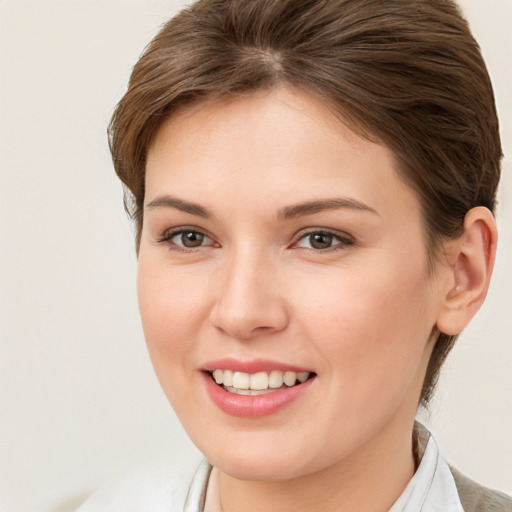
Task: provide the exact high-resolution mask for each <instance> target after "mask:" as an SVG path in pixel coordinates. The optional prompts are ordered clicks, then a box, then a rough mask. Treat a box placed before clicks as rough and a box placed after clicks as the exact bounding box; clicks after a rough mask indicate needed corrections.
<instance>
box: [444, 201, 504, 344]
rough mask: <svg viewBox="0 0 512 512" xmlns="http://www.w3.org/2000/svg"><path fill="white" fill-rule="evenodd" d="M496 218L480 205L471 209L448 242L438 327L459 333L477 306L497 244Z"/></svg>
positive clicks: (489, 274) (482, 293)
mask: <svg viewBox="0 0 512 512" xmlns="http://www.w3.org/2000/svg"><path fill="white" fill-rule="evenodd" d="M497 238H498V234H497V230H496V222H495V220H494V217H493V215H492V213H491V212H490V211H489V210H488V209H487V208H485V207H483V206H478V207H476V208H473V209H471V210H470V211H469V212H468V213H467V214H466V217H465V219H464V231H463V233H462V234H461V236H460V237H459V238H457V239H456V240H453V241H452V242H449V243H448V247H447V257H448V265H449V267H448V269H447V279H446V280H445V287H444V290H443V291H442V294H443V295H442V303H441V307H440V310H439V314H438V318H437V329H438V330H439V331H440V332H442V333H445V334H448V335H455V334H459V333H460V332H461V331H462V330H463V329H464V328H465V327H466V326H467V325H468V324H469V322H470V320H471V319H472V318H473V317H474V316H475V314H476V312H477V311H478V310H479V309H480V306H481V305H482V303H483V301H484V299H485V296H486V295H487V290H488V288H489V282H490V279H491V274H492V269H493V267H494V259H495V256H496V244H497Z"/></svg>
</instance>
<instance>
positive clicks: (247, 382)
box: [211, 369, 311, 396]
mask: <svg viewBox="0 0 512 512" xmlns="http://www.w3.org/2000/svg"><path fill="white" fill-rule="evenodd" d="M211 375H212V378H213V379H214V380H215V382H216V383H217V384H218V385H219V386H222V388H223V389H224V390H225V391H227V392H229V393H234V394H238V395H249V396H254V395H264V394H267V393H273V392H275V391H277V390H279V389H285V388H290V387H293V386H296V385H297V384H302V383H303V382H306V381H307V380H308V379H309V378H310V376H311V373H310V372H293V371H286V372H283V371H280V370H272V371H270V372H263V371H262V372H257V373H246V372H237V371H232V370H220V369H216V370H213V371H212V372H211Z"/></svg>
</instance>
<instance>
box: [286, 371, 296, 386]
mask: <svg viewBox="0 0 512 512" xmlns="http://www.w3.org/2000/svg"><path fill="white" fill-rule="evenodd" d="M283 382H284V383H285V384H286V385H287V386H288V387H291V386H293V385H294V384H295V382H297V374H296V373H295V372H286V373H285V374H284V375H283Z"/></svg>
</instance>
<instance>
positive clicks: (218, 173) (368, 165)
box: [146, 87, 418, 209]
mask: <svg viewBox="0 0 512 512" xmlns="http://www.w3.org/2000/svg"><path fill="white" fill-rule="evenodd" d="M162 192H165V193H176V192H179V193H180V194H185V195H187V196H189V195H194V196H195V197H197V195H198V194H199V196H201V199H202V200H203V201H206V202H208V201H210V200H214V199H215V198H218V197H221V196H224V199H225V200H228V201H230V202H231V203H232V204H238V202H239V201H237V200H239V199H240V198H243V199H244V200H245V201H246V202H245V203H241V205H242V206H243V205H245V207H247V205H248V204H249V203H250V201H251V200H257V198H258V197H260V198H263V197H264V198H265V203H266V204H269V203H272V202H274V203H275V204H276V206H277V204H278V203H279V202H282V201H285V200H286V201H287V202H290V201H292V202H300V201H306V200H310V199H312V198H314V196H321V197H329V196H332V195H333V194H334V195H339V194H342V195H349V196H354V198H355V199H357V200H361V201H363V202H367V203H368V202H369V203H372V205H374V206H375V209H378V208H382V207H383V204H381V203H386V202H389V201H390V199H391V198H394V201H395V202H396V200H397V199H398V198H399V197H400V198H401V200H403V201H406V202H407V205H405V206H406V207H409V206H412V207H413V208H417V206H418V205H417V201H416V198H415V196H414V194H413V192H412V191H411V190H410V189H409V187H407V186H405V185H404V183H403V181H402V179H401V178H400V177H399V175H398V173H397V163H396V159H395V157H394V155H393V153H392V152H391V151H390V150H389V149H388V148H387V147H385V146H384V145H382V144H378V143H375V142H372V141H370V140H368V139H366V138H363V137H361V136H359V135H357V134H356V133H354V131H352V130H351V129H350V128H349V127H348V126H347V125H346V124H345V123H343V122H342V121H341V120H340V118H339V116H337V115H335V114H334V113H333V112H332V111H331V110H330V109H329V108H328V107H327V106H326V105H325V104H324V103H322V102H321V101H320V100H319V99H318V98H316V97H315V96H313V95H311V94H309V93H307V92H305V91H302V90H297V89H292V88H288V87H281V88H278V89H273V90H270V91H262V92H258V93H255V94H251V95H247V96H243V97H235V98H227V99H222V100H215V101H206V102H203V103H200V104H195V105H192V106H190V107H187V108H184V109H182V110H181V111H179V112H178V113H176V114H174V115H173V116H172V117H171V118H169V119H168V120H167V121H166V122H165V123H164V124H163V125H162V127H161V128H160V130H159V132H158V133H157V135H156V137H155V139H154V141H153V143H152V145H151V147H150V150H149V152H148V159H147V168H146V196H147V197H146V203H147V202H148V201H150V200H152V199H154V197H155V196H156V195H157V194H159V193H162ZM272 200H273V201H272ZM247 201H249V203H248V202H247ZM372 207H373V206H372Z"/></svg>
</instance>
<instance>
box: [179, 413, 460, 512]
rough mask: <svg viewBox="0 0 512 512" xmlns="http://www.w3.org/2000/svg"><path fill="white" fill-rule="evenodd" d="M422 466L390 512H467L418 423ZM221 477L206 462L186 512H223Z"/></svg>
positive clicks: (432, 441)
mask: <svg viewBox="0 0 512 512" xmlns="http://www.w3.org/2000/svg"><path fill="white" fill-rule="evenodd" d="M414 428H415V432H416V435H417V439H418V454H419V457H421V462H420V464H419V466H418V469H417V470H416V473H414V475H413V477H412V479H411V480H410V481H409V483H408V484H407V487H406V488H405V489H404V492H403V493H402V494H401V495H400V497H399V498H398V500H397V501H396V502H395V504H394V505H393V506H392V507H391V508H390V509H389V512H441V511H442V512H464V509H463V508H462V505H461V503H460V500H459V494H458V492H457V487H456V485H455V481H454V479H453V476H452V473H451V471H450V468H449V466H448V463H447V462H446V460H445V458H444V457H443V455H442V453H441V451H440V450H439V448H438V445H437V443H436V441H435V439H434V437H433V436H432V435H431V434H430V432H429V431H428V430H427V429H426V428H425V427H424V426H423V425H421V424H420V423H418V422H416V424H415V426H414ZM218 492H219V491H218V474H217V471H216V470H215V469H213V471H212V466H211V465H210V464H209V463H208V462H206V461H203V463H202V464H201V465H200V467H199V469H198V471H197V473H196V475H195V477H194V479H193V481H192V485H191V486H190V489H189V493H188V496H187V501H186V503H185V508H184V512H198V511H199V510H204V512H221V509H220V504H219V494H218Z"/></svg>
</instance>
